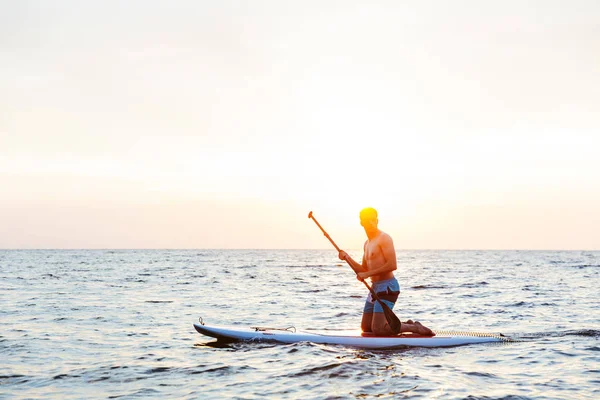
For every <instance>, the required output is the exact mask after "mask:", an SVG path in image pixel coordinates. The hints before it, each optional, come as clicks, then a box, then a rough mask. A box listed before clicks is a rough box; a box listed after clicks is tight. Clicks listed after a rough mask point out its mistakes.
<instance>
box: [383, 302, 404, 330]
mask: <svg viewBox="0 0 600 400" xmlns="http://www.w3.org/2000/svg"><path fill="white" fill-rule="evenodd" d="M379 304H381V308H383V314H384V315H385V319H386V320H387V322H388V324H389V325H390V329H391V330H392V333H393V334H394V335H397V334H399V333H400V328H401V325H402V324H401V322H400V318H398V317H397V316H396V314H394V312H393V311H392V309H391V308H389V307H388V305H387V304H385V303H384V302H382V301H381V302H379Z"/></svg>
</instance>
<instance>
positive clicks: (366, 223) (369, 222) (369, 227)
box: [360, 207, 379, 232]
mask: <svg viewBox="0 0 600 400" xmlns="http://www.w3.org/2000/svg"><path fill="white" fill-rule="evenodd" d="M378 222H379V220H378V219H377V210H375V209H374V208H372V207H367V208H363V209H362V210H361V211H360V224H361V225H362V227H363V228H365V231H367V232H369V231H376V230H377V224H378Z"/></svg>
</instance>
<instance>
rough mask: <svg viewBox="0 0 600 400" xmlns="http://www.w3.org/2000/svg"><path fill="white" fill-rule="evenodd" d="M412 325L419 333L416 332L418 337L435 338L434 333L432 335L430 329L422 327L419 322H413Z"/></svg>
mask: <svg viewBox="0 0 600 400" xmlns="http://www.w3.org/2000/svg"><path fill="white" fill-rule="evenodd" d="M414 324H415V326H416V327H417V328H418V329H419V332H417V333H418V334H419V335H422V336H435V333H433V331H432V330H431V329H429V328H428V327H426V326H425V325H423V324H422V323H420V322H419V321H415V323H414Z"/></svg>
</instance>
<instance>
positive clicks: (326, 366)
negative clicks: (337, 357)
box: [291, 363, 342, 377]
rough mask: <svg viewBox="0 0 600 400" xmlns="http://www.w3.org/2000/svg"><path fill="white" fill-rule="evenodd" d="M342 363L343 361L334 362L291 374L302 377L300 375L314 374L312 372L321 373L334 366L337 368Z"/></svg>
mask: <svg viewBox="0 0 600 400" xmlns="http://www.w3.org/2000/svg"><path fill="white" fill-rule="evenodd" d="M340 365H342V363H332V364H327V365H323V366H322V367H314V368H309V369H307V370H304V371H300V372H298V373H295V374H292V375H291V376H293V377H300V376H306V375H312V374H316V373H320V372H322V371H328V370H330V369H332V368H337V367H339V366H340Z"/></svg>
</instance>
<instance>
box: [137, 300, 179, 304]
mask: <svg viewBox="0 0 600 400" xmlns="http://www.w3.org/2000/svg"><path fill="white" fill-rule="evenodd" d="M172 302H173V300H146V301H145V302H144V303H154V304H159V303H172Z"/></svg>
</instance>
